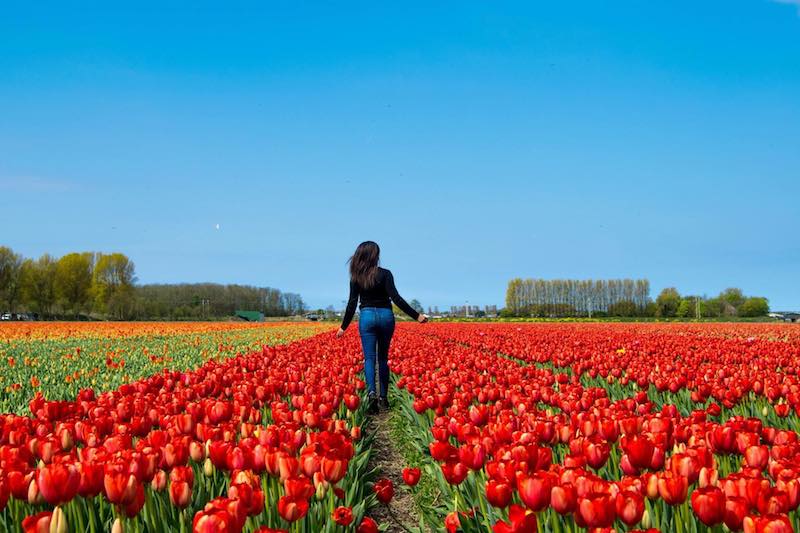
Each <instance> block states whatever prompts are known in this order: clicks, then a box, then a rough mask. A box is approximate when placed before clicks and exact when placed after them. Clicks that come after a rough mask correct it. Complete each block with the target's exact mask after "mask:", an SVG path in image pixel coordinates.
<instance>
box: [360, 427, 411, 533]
mask: <svg viewBox="0 0 800 533" xmlns="http://www.w3.org/2000/svg"><path fill="white" fill-rule="evenodd" d="M390 417H391V414H390V413H389V412H387V411H381V413H380V414H379V415H375V416H371V417H370V419H369V422H368V425H367V427H368V430H369V431H371V432H373V431H374V432H375V440H374V441H373V443H372V456H371V457H370V462H369V465H370V468H378V469H379V470H378V477H379V478H381V477H386V478H389V479H391V480H392V483H394V488H395V494H394V499H393V500H392V503H391V506H392V512H393V513H394V515H395V516H396V517H397V518H398V519H399V520H402V521H403V522H404V523H405V525H406V527H408V528H416V527H419V515H418V514H417V512H416V506H415V504H414V498H413V496H412V495H411V493H410V492H409V491H408V490H407V489H406V486H405V484H404V483H403V468H405V467H406V464H405V462H404V460H403V457H402V455H400V453H399V452H398V451H397V450H396V449H395V448H394V446H392V436H391V431H390V428H389V425H390ZM368 514H369V516H371V517H372V518H373V519H374V520H375V521H376V522H378V524H379V525H386V526H388V528H387V529H386V531H388V532H389V533H401V532H403V531H404V530H403V528H401V527H400V526H399V525H397V524H396V523H395V521H394V520H393V519H392V517H391V516H390V515H389V512H388V510H387V509H386V506H385V505H382V504H378V505H376V506H375V507H373V508H372V509H370V511H369V513H368Z"/></svg>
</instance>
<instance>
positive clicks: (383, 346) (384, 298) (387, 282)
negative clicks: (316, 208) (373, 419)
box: [336, 241, 428, 414]
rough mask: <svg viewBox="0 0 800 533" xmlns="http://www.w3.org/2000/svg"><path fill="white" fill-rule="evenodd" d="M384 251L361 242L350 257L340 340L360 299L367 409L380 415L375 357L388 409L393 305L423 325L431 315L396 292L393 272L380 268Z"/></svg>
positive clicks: (382, 400)
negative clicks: (367, 394)
mask: <svg viewBox="0 0 800 533" xmlns="http://www.w3.org/2000/svg"><path fill="white" fill-rule="evenodd" d="M380 255H381V249H380V248H379V247H378V245H377V244H376V243H374V242H372V241H366V242H362V243H361V244H359V245H358V248H356V251H355V253H354V254H353V256H352V257H351V258H350V260H349V263H350V299H349V300H348V301H347V310H346V311H345V313H344V319H343V320H342V327H340V328H339V331H338V333H336V336H337V337H341V336H342V335H344V330H346V329H347V326H348V325H350V321H351V320H352V319H353V315H354V314H355V312H356V304H357V303H358V300H359V299H360V300H361V316H360V318H359V319H358V333H359V335H361V347H362V349H363V350H364V373H365V374H366V378H367V388H368V390H369V397H368V404H367V406H368V410H369V412H370V413H372V414H375V413H377V412H378V398H377V394H376V390H375V358H376V356H377V359H378V379H379V380H380V385H381V398H380V404H381V407H383V408H384V409H388V408H389V399H388V397H387V394H388V389H389V343H390V342H391V341H392V334H393V333H394V313H393V312H392V302H394V303H395V304H396V305H397V307H399V308H400V309H402V310H403V312H405V313H406V314H407V315H408V316H410V317H411V318H413V319H414V320H416V321H417V322H420V323H423V322H427V321H428V316H427V315H424V314H421V313H418V312H417V311H416V310H415V309H414V308H413V307H411V306H410V305H408V303H406V301H405V300H403V298H402V297H401V296H400V295H399V294H398V293H397V289H396V288H395V286H394V278H393V277H392V273H391V272H389V271H388V270H386V269H385V268H381V267H379V266H378V262H379V260H380Z"/></svg>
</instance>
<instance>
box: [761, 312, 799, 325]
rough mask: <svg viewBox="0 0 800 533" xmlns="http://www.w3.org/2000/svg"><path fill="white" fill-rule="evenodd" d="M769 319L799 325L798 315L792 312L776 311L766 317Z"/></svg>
mask: <svg viewBox="0 0 800 533" xmlns="http://www.w3.org/2000/svg"><path fill="white" fill-rule="evenodd" d="M768 316H769V317H770V318H777V319H778V320H783V321H784V322H792V323H800V313H795V312H792V311H777V312H774V313H770V314H769V315H768Z"/></svg>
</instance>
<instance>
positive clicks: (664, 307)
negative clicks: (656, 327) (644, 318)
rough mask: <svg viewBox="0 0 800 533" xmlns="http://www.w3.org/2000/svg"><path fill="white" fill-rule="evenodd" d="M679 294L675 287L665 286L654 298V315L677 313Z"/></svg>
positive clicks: (664, 315)
mask: <svg viewBox="0 0 800 533" xmlns="http://www.w3.org/2000/svg"><path fill="white" fill-rule="evenodd" d="M680 304H681V295H680V294H679V293H678V290H677V289H676V288H675V287H667V288H666V289H664V290H662V291H661V292H660V293H659V294H658V297H657V298H656V316H660V317H670V316H675V315H676V314H677V313H678V306H679V305H680Z"/></svg>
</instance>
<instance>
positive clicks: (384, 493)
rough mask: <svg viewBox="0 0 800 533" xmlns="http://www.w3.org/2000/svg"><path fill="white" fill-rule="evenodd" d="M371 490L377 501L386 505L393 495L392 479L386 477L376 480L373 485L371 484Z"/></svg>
mask: <svg viewBox="0 0 800 533" xmlns="http://www.w3.org/2000/svg"><path fill="white" fill-rule="evenodd" d="M372 490H373V491H374V492H375V496H377V498H378V501H379V502H381V503H382V504H384V505H388V504H389V502H390V501H392V498H393V497H394V484H393V483H392V480H390V479H387V478H382V479H379V480H378V481H376V482H375V485H373V486H372Z"/></svg>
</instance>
